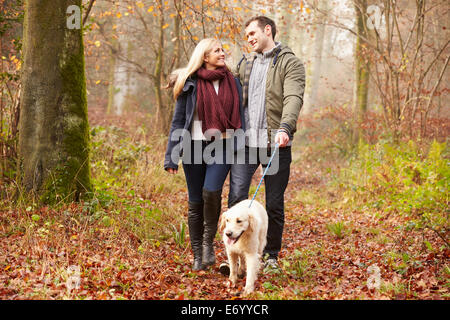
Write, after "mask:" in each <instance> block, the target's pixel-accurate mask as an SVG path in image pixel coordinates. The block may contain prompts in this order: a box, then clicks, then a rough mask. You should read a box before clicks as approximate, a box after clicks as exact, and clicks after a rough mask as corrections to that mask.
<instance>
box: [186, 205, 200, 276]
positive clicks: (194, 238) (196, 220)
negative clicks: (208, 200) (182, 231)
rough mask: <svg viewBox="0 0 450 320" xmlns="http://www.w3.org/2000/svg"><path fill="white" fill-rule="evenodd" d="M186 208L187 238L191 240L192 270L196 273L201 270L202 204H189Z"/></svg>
mask: <svg viewBox="0 0 450 320" xmlns="http://www.w3.org/2000/svg"><path fill="white" fill-rule="evenodd" d="M188 206H189V209H188V227H189V238H190V240H191V247H192V252H193V254H194V263H193V265H192V270H194V271H198V270H202V269H203V265H202V247H203V229H204V227H203V203H195V202H189V203H188Z"/></svg>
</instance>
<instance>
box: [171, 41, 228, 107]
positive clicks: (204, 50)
mask: <svg viewBox="0 0 450 320" xmlns="http://www.w3.org/2000/svg"><path fill="white" fill-rule="evenodd" d="M217 43H220V41H219V40H218V39H215V38H206V39H203V40H201V41H200V42H199V43H198V44H197V46H196V47H195V49H194V52H193V53H192V55H191V58H190V59H189V62H188V64H187V66H186V67H185V68H183V69H178V70H175V71H176V73H178V74H177V80H176V81H175V85H174V87H173V96H174V97H175V99H177V98H178V96H179V95H180V93H181V91H182V90H183V87H184V84H185V83H186V79H187V78H189V76H191V75H192V74H193V73H195V72H196V71H197V70H198V69H200V68H201V66H202V65H203V61H204V59H205V57H206V55H207V54H208V53H209V52H210V51H211V50H212V48H213V47H214V45H215V44H217Z"/></svg>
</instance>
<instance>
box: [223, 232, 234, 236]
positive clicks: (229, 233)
mask: <svg viewBox="0 0 450 320" xmlns="http://www.w3.org/2000/svg"><path fill="white" fill-rule="evenodd" d="M225 234H226V235H227V237H231V235H232V234H233V232H230V231H228V232H226V233H225Z"/></svg>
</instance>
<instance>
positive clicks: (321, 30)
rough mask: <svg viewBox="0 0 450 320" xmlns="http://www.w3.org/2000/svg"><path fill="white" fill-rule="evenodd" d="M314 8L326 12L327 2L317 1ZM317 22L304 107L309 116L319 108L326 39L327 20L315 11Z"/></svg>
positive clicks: (315, 22)
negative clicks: (318, 97)
mask: <svg viewBox="0 0 450 320" xmlns="http://www.w3.org/2000/svg"><path fill="white" fill-rule="evenodd" d="M314 7H315V8H318V9H319V10H321V11H322V10H323V11H326V10H327V7H328V2H327V1H320V3H317V1H315V2H314ZM314 14H315V15H316V16H315V19H314V20H315V21H314V25H315V28H316V31H315V33H314V47H313V48H312V51H313V58H312V66H311V68H312V69H310V71H311V76H310V77H307V79H308V78H309V79H310V80H309V81H308V80H307V82H308V90H306V97H305V106H304V107H303V108H304V109H305V111H304V112H305V113H306V114H309V113H312V112H313V111H314V110H316V109H317V108H318V102H317V100H318V99H317V96H318V89H319V82H320V76H321V74H322V53H323V44H324V39H325V27H326V26H325V19H326V16H325V15H324V14H322V13H320V12H319V11H315V13H314Z"/></svg>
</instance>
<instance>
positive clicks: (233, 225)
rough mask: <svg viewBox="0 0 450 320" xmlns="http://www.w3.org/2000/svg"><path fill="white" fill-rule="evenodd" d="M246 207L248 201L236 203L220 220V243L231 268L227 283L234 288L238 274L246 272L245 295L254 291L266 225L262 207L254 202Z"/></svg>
mask: <svg viewBox="0 0 450 320" xmlns="http://www.w3.org/2000/svg"><path fill="white" fill-rule="evenodd" d="M249 204H250V200H244V201H241V202H239V203H238V204H236V205H235V206H233V207H232V208H230V209H229V210H228V211H226V212H224V213H223V215H222V220H221V228H222V229H223V242H224V243H225V248H226V251H227V256H228V263H229V265H230V281H231V284H232V285H233V286H235V285H236V281H237V279H238V275H239V276H243V275H244V273H245V271H246V273H247V278H246V282H245V288H244V294H245V295H247V294H249V293H251V292H253V291H254V289H255V281H256V278H257V275H258V270H259V266H260V259H261V257H262V253H263V250H264V247H265V246H266V236H267V225H268V218H267V212H266V210H265V209H264V207H263V206H262V205H261V204H260V203H259V202H257V201H256V200H254V201H253V203H252V205H251V207H250V208H249V207H248V206H249ZM245 266H246V269H245Z"/></svg>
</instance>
